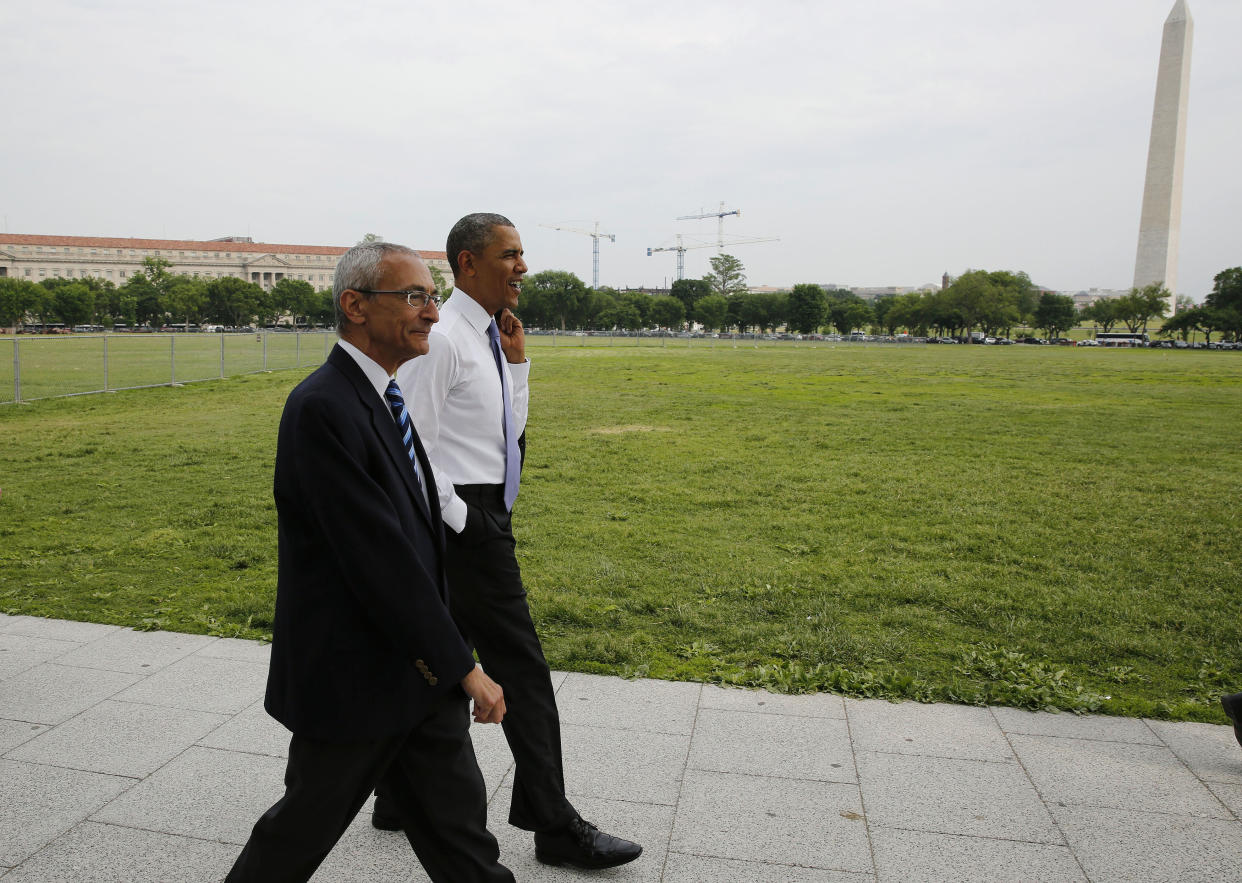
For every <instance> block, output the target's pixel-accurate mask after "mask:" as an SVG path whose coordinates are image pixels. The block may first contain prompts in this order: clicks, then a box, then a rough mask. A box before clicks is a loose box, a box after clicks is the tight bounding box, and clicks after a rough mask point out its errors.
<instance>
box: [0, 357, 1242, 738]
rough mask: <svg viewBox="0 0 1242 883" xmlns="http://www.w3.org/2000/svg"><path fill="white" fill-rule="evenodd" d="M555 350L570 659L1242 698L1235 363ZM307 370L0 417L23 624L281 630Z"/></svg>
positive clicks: (535, 562)
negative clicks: (295, 439)
mask: <svg viewBox="0 0 1242 883" xmlns="http://www.w3.org/2000/svg"><path fill="white" fill-rule="evenodd" d="M564 343H565V341H563V340H562V341H561V345H559V346H557V347H555V348H554V347H552V346H551V345H550V341H548V340H543V339H540V338H532V339H531V356H532V362H533V368H532V386H533V396H532V416H531V423H530V427H529V430H528V450H527V463H526V471H525V476H524V484H523V491H522V496H521V497H520V499H519V502H518V511H517V515H516V518H515V523H516V526H517V530H518V541H519V557H520V560H521V561H522V565H523V571H524V575H525V579H526V583H527V587H528V590H529V592H530V601H531V607H532V610H533V612H534V615H535V618H536V621H537V623H538V626H539V628H540V632H541V634H542V635H543V638H544V644H545V650H546V651H547V655H548V658H549V662H550V663H551V664H552V665H553V666H554V667H556V668H559V669H568V670H577V671H591V672H602V673H616V674H623V675H642V676H650V677H658V678H672V679H695V680H705V681H712V682H718V683H727V684H741V685H754V686H764V687H768V688H771V689H776V690H785V691H807V690H831V691H836V692H843V693H848V694H851V695H865V696H888V697H891V698H914V699H920V700H947V701H956V702H966V703H995V704H1007V705H1017V706H1023V707H1032V708H1037V707H1053V708H1064V709H1073V710H1078V711H1089V710H1098V711H1102V712H1107V713H1114V714H1126V715H1145V716H1156V717H1164V718H1172V719H1183V720H1208V721H1215V722H1223V721H1224V717H1223V715H1222V714H1221V713H1220V711H1219V707H1218V706H1217V705H1215V702H1216V698H1217V696H1218V695H1219V694H1220V693H1221V692H1225V691H1232V690H1237V689H1242V579H1240V578H1239V557H1240V555H1242V552H1240V551H1239V548H1240V544H1242V469H1240V468H1239V465H1240V464H1239V441H1238V440H1239V438H1242V431H1240V430H1242V357H1239V356H1238V355H1237V354H1235V353H1227V352H1226V353H1219V352H1197V351H1196V352H1185V351H1149V350H1143V351H1130V350H1086V349H1084V350H1079V349H1071V348H1053V347H1042V348H1034V347H1029V348H1028V347H1005V348H991V347H987V348H985V347H921V346H910V347H905V346H874V347H858V346H850V345H836V346H833V345H815V346H806V345H802V346H798V347H759V348H755V347H753V346H749V345H740V346H738V347H736V348H735V347H733V346H732V345H731V344H730V343H726V342H718V343H717V344H716V345H715V346H714V347H708V346H703V345H699V344H698V343H697V342H696V346H694V347H689V346H684V347H682V346H675V345H673V342H671V341H670V343H669V346H667V347H646V346H644V347H634V346H628V347H627V346H621V345H617V346H601V347H582V348H577V347H572V346H568V347H567V346H565V345H564ZM683 344H684V342H683ZM308 370H309V369H301V370H292V371H282V372H276V373H271V374H255V375H250V376H245V377H240V378H235V379H231V380H225V381H213V382H208V383H201V384H195V385H192V386H187V387H184V388H180V389H173V388H157V389H149V390H135V391H130V392H121V393H114V394H107V395H98V396H86V397H78V398H72V399H55V400H47V401H42V402H35V403H33V404H29V405H21V406H14V405H6V406H4V407H2V408H0V488H2V496H0V610H3V611H5V612H9V613H30V614H36V615H44V616H55V617H65V618H70V619H86V620H93V621H100V622H110V623H119V624H124V625H130V626H136V627H139V628H162V629H172V630H182V631H192V632H208V633H212V634H221V635H239V636H243V637H258V638H262V637H265V636H267V635H269V634H270V629H271V616H272V604H273V597H274V587H275V575H276V574H275V571H276V535H275V511H274V506H273V503H272V499H271V474H272V463H273V458H274V444H275V435H276V425H277V421H278V419H279V415H280V410H281V407H282V405H283V402H284V398H285V396H286V395H287V394H288V391H289V390H290V389H291V388H292V387H293V385H295V384H296V383H297V381H298V380H300V379H301V377H302V376H304V375H305V373H307V371H308Z"/></svg>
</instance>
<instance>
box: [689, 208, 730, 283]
mask: <svg viewBox="0 0 1242 883" xmlns="http://www.w3.org/2000/svg"><path fill="white" fill-rule="evenodd" d="M724 206H725V204H724V200H721V201H720V210H719V211H715V212H705V211H703V210H702V209H699V213H698V214H697V215H680V216H679V217H678V218H677V220H678V221H697V220H700V219H701V218H715V219H716V248H718V249H719V250H720V251H722V252H723V251H724V247H725V241H724V219H725V218H727V217H728V216H729V215H737V216H738V217H739V218H740V217H741V216H742V210H741V209H740V208H735V209H732V210H731V211H725V207H724ZM678 278H680V277H678Z"/></svg>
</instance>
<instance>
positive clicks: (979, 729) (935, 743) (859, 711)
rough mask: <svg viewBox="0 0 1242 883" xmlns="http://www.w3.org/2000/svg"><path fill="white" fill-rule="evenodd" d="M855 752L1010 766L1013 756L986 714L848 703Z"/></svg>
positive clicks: (879, 701) (937, 706)
mask: <svg viewBox="0 0 1242 883" xmlns="http://www.w3.org/2000/svg"><path fill="white" fill-rule="evenodd" d="M845 713H846V714H847V715H848V716H849V720H850V733H851V735H852V736H853V739H854V748H855V750H857V751H887V752H893V753H896V754H921V755H927V756H931V757H954V758H961V759H970V760H988V761H994V762H997V763H1012V762H1013V760H1014V757H1013V752H1012V751H1010V750H1009V743H1008V742H1006V741H1005V734H1004V733H1002V732H1001V728H1000V726H999V725H998V724H997V723H996V720H995V718H993V717H992V715H991V713H989V711H988V709H986V708H972V707H970V706H965V705H945V704H943V703H937V704H934V705H927V704H920V703H918V702H887V701H885V700H883V699H847V700H845Z"/></svg>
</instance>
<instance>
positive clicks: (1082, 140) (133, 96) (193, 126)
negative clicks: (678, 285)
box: [0, 0, 1242, 300]
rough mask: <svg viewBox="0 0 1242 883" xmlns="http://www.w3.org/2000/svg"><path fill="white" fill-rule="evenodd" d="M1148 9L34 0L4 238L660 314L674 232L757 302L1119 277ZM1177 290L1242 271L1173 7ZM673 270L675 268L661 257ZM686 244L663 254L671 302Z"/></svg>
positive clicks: (1131, 206) (981, 2) (22, 34)
mask: <svg viewBox="0 0 1242 883" xmlns="http://www.w3.org/2000/svg"><path fill="white" fill-rule="evenodd" d="M1171 7H1172V0H1085V2H1084V0H1073V2H1071V0H1044V2H1042V3H1015V2H996V0H873V2H868V3H858V2H855V3H829V2H793V0H769V2H765V3H743V2H739V0H725V2H720V0H716V2H700V0H684V2H658V3H657V2H649V0H627V2H625V3H611V4H601V3H589V2H581V0H579V2H568V0H548V2H541V0H531V2H527V3H500V2H491V0H483V2H470V0H465V2H454V3H449V2H437V3H419V2H409V0H401V2H372V3H368V4H363V5H359V6H351V5H349V4H341V3H331V4H329V3H324V2H321V0H301V2H296V3H295V2H269V0H251V2H238V0H217V2H214V3H211V4H200V3H194V4H190V3H181V2H176V0H113V2H108V3H102V2H93V0H77V2H72V0H40V2H38V3H32V4H14V3H9V4H6V6H5V7H4V8H3V11H0V82H3V83H5V85H6V87H7V88H6V89H5V92H6V98H7V101H6V107H5V111H4V113H5V117H6V126H5V129H6V137H5V138H4V139H3V148H2V149H0V158H2V161H3V167H4V171H3V178H2V180H3V185H2V186H0V215H3V223H4V225H5V229H7V230H8V231H9V232H13V233H48V234H71V235H89V236H141V237H155V238H170V239H176V238H186V239H211V238H215V237H218V236H225V235H233V234H238V235H250V236H253V237H254V238H255V239H256V240H260V241H267V242H284V243H312V244H322V245H350V244H352V243H353V242H355V241H357V240H358V239H360V238H361V237H362V235H363V234H364V233H368V232H373V233H378V234H380V235H382V236H384V237H385V238H386V239H389V240H392V241H396V242H403V243H406V244H408V245H412V246H414V247H416V248H423V249H435V250H440V249H443V248H444V236H445V233H446V232H447V230H448V228H449V227H450V226H451V225H452V223H453V222H454V221H455V220H456V219H457V218H458V217H460V216H461V215H463V214H466V213H467V212H471V211H498V212H501V213H504V214H506V215H508V216H509V217H510V218H512V219H513V221H514V222H515V223H516V224H517V225H518V227H519V229H520V231H521V233H522V238H523V242H524V244H525V247H526V252H527V258H528V261H529V263H530V267H531V270H532V271H538V270H543V269H565V270H570V271H572V272H575V273H577V274H578V275H579V276H580V277H582V278H583V279H584V280H585V281H587V282H588V284H589V283H590V280H591V240H590V238H588V237H587V236H582V235H577V234H573V233H564V232H557V231H554V230H549V229H544V228H542V227H540V226H538V225H539V224H555V225H562V226H574V227H582V228H589V227H592V226H593V224H594V222H595V221H597V220H598V221H599V222H600V224H601V227H600V229H601V230H603V231H605V232H608V233H613V234H615V235H616V237H617V239H616V242H615V243H611V242H608V241H606V240H605V241H602V242H601V243H600V282H601V284H605V285H615V286H627V285H628V286H638V285H659V284H664V283H665V282H667V281H671V280H672V279H673V278H675V262H676V258H675V255H674V254H673V253H671V252H670V253H663V254H656V255H654V256H652V257H648V256H647V254H646V249H647V247H648V246H668V245H672V244H674V242H675V235H676V234H677V233H679V232H680V233H683V234H685V235H686V236H687V237H694V238H695V239H697V240H698V241H699V242H704V243H709V242H714V240H715V236H716V221H715V220H714V219H713V220H700V221H676V220H674V218H676V217H677V216H678V215H686V214H694V213H697V212H699V211H700V210H715V209H716V208H717V206H718V205H719V203H720V202H721V201H722V200H723V201H725V202H726V204H727V205H726V207H727V208H728V209H734V208H739V209H741V210H742V215H741V216H740V217H730V218H727V219H726V220H725V233H726V235H732V236H745V237H764V236H778V237H780V241H779V242H768V243H762V244H750V245H739V246H737V247H736V248H733V249H726V250H728V251H731V252H732V253H734V254H736V255H737V256H738V257H739V258H741V259H742V261H743V262H744V264H745V265H746V268H747V275H748V277H749V279H750V282H751V283H752V284H756V285H765V284H766V285H791V284H794V283H798V282H823V283H830V282H835V283H840V284H845V285H919V284H922V283H925V282H933V281H938V280H939V278H940V274H941V273H942V272H944V271H946V270H948V271H949V272H950V273H954V274H956V273H960V272H962V271H963V270H965V269H966V268H968V267H970V268H983V269H1010V270H1025V271H1027V272H1028V273H1030V275H1031V276H1032V278H1034V279H1035V281H1036V282H1038V283H1040V284H1043V285H1048V286H1051V287H1053V288H1057V289H1062V290H1076V289H1080V288H1087V287H1100V288H1125V287H1128V286H1129V285H1130V283H1131V281H1132V276H1133V272H1134V255H1135V248H1136V243H1137V237H1138V220H1139V208H1140V203H1141V199H1142V188H1143V175H1144V170H1145V167H1146V159H1147V140H1148V134H1149V127H1150V124H1151V110H1152V103H1153V98H1154V95H1155V78H1156V62H1157V58H1158V55H1159V48H1160V37H1161V28H1162V26H1163V23H1164V19H1165V17H1166V16H1167V14H1168V12H1169V9H1170V8H1171ZM1190 10H1191V14H1192V16H1193V17H1194V20H1195V36H1194V50H1193V61H1192V65H1191V80H1190V115H1189V126H1188V135H1187V158H1186V173H1185V197H1184V201H1183V205H1182V212H1183V220H1182V246H1181V263H1180V284H1179V286H1178V288H1179V289H1180V291H1181V292H1183V293H1185V294H1189V295H1191V296H1192V297H1194V298H1195V299H1196V300H1200V299H1202V297H1203V295H1204V294H1206V293H1207V292H1208V291H1210V290H1211V286H1212V277H1213V276H1214V275H1215V274H1216V273H1218V272H1219V271H1221V270H1223V269H1225V268H1227V267H1232V266H1238V265H1240V264H1242V229H1240V228H1242V220H1240V219H1242V211H1239V207H1240V206H1242V175H1239V161H1238V157H1239V155H1240V154H1242V149H1240V148H1239V143H1242V138H1240V137H1239V136H1240V135H1242V54H1240V53H1239V51H1238V46H1239V45H1242V3H1239V2H1238V0H1190ZM687 244H689V242H688V243H687ZM714 253H715V252H714V249H713V248H700V249H696V250H692V251H688V252H687V253H686V275H687V276H700V275H702V274H703V273H704V272H706V271H707V269H708V258H709V257H710V256H711V255H712V254H714Z"/></svg>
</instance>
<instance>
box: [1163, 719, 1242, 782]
mask: <svg viewBox="0 0 1242 883" xmlns="http://www.w3.org/2000/svg"><path fill="white" fill-rule="evenodd" d="M1147 723H1148V725H1149V726H1150V727H1151V728H1152V729H1153V730H1155V732H1156V735H1158V736H1159V737H1160V739H1161V740H1162V741H1163V742H1164V744H1165V745H1168V746H1169V748H1171V749H1172V751H1173V753H1174V754H1176V755H1177V759H1178V760H1180V761H1181V762H1182V763H1184V764H1185V765H1186V766H1187V767H1188V768H1189V769H1190V771H1191V772H1192V773H1194V774H1195V775H1196V776H1198V777H1199V778H1200V779H1203V780H1205V781H1208V782H1229V783H1232V784H1234V785H1242V746H1239V745H1238V740H1237V738H1236V737H1235V736H1234V735H1233V727H1218V726H1216V725H1214V724H1198V723H1173V722H1171V721H1148V722H1147Z"/></svg>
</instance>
